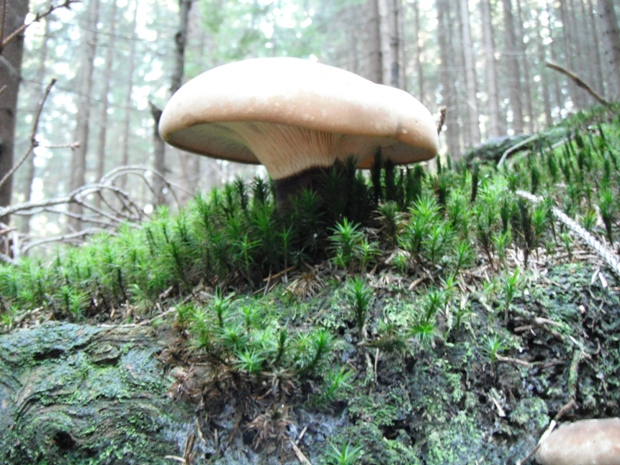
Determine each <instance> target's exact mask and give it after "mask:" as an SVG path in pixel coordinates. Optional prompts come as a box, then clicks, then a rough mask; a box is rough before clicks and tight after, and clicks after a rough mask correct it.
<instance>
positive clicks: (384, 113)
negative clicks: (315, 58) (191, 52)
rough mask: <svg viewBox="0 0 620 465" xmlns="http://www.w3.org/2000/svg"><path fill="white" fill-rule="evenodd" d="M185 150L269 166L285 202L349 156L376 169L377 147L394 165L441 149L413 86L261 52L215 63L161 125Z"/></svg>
mask: <svg viewBox="0 0 620 465" xmlns="http://www.w3.org/2000/svg"><path fill="white" fill-rule="evenodd" d="M159 132H160V134H161V137H162V138H163V139H164V140H165V141H166V142H167V143H169V144H171V145H173V146H175V147H178V148H180V149H182V150H186V151H189V152H194V153H197V154H200V155H206V156H209V157H213V158H219V159H224V160H231V161H236V162H242V163H262V164H263V165H264V166H265V168H266V170H267V172H268V173H269V175H270V176H271V178H272V179H273V181H274V184H275V190H276V201H277V203H278V206H279V207H281V208H287V207H288V205H290V199H291V197H292V196H293V195H296V194H297V193H298V192H299V191H301V189H303V188H305V187H308V186H312V185H313V184H314V183H316V181H317V179H318V178H319V176H320V175H321V173H322V172H324V171H325V170H326V169H330V168H331V167H332V166H334V165H337V164H339V163H343V162H344V161H345V159H346V158H347V157H349V156H352V157H353V158H354V161H355V163H356V165H357V166H358V167H360V168H370V167H371V166H372V163H373V160H374V154H375V153H376V152H377V150H381V154H382V157H383V159H384V160H385V159H391V160H392V161H393V162H394V163H395V164H404V163H413V162H418V161H423V160H428V159H430V158H432V157H434V156H435V155H436V153H437V151H438V137H437V131H436V128H435V123H434V121H433V118H432V116H431V114H430V113H429V111H428V110H427V109H426V108H425V107H424V106H423V105H422V104H421V103H420V102H419V101H418V100H416V99H415V98H414V97H413V96H411V95H410V94H409V93H407V92H405V91H403V90H400V89H396V88H393V87H388V86H384V85H380V84H375V83H373V82H371V81H368V80H367V79H364V78H362V77H360V76H358V75H356V74H353V73H351V72H348V71H345V70H342V69H339V68H334V67H332V66H327V65H323V64H319V63H315V62H312V61H309V60H303V59H298V58H288V57H279V58H255V59H249V60H244V61H239V62H235V63H230V64H226V65H223V66H219V67H216V68H213V69H211V70H209V71H207V72H205V73H203V74H201V75H199V76H197V77H195V78H194V79H192V80H190V81H189V82H187V83H186V84H185V85H183V86H182V87H181V88H180V89H179V90H178V91H177V92H176V93H175V94H174V95H173V96H172V98H171V99H170V101H169V102H168V104H167V105H166V107H165V108H164V111H163V113H162V115H161V119H160V123H159Z"/></svg>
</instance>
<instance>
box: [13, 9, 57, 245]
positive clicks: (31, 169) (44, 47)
mask: <svg viewBox="0 0 620 465" xmlns="http://www.w3.org/2000/svg"><path fill="white" fill-rule="evenodd" d="M51 5H52V0H47V2H46V5H45V9H46V10H47V9H48V8H49V7H50V6H51ZM41 21H43V40H42V41H41V48H40V49H39V57H38V60H39V65H38V67H37V73H36V78H35V79H36V82H37V85H38V86H39V87H38V89H37V92H36V93H35V94H34V96H33V102H34V104H35V105H39V104H40V102H41V100H42V99H43V95H44V92H45V86H46V83H45V82H43V80H44V79H45V69H46V62H47V56H48V53H49V44H48V38H49V36H50V21H51V18H49V17H45V18H43V19H42V20H41ZM35 158H36V156H35V155H34V154H33V156H32V157H30V159H29V160H28V161H27V162H26V163H25V168H26V176H25V179H24V181H23V185H22V188H21V191H22V195H23V198H24V200H25V201H26V202H31V201H32V184H33V183H34V178H35V174H36V165H35ZM30 219H31V217H30V216H23V217H21V218H20V225H19V230H20V231H21V232H22V233H23V234H30Z"/></svg>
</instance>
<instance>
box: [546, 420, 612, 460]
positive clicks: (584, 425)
mask: <svg viewBox="0 0 620 465" xmlns="http://www.w3.org/2000/svg"><path fill="white" fill-rule="evenodd" d="M536 460H537V461H538V463H540V464H541V465H595V464H596V465H620V418H605V419H595V420H582V421H577V422H575V423H570V424H568V425H565V426H562V427H560V428H558V429H557V430H555V431H553V432H552V433H551V434H550V435H549V437H548V438H547V439H546V440H543V441H542V443H541V444H540V447H539V448H538V451H537V452H536Z"/></svg>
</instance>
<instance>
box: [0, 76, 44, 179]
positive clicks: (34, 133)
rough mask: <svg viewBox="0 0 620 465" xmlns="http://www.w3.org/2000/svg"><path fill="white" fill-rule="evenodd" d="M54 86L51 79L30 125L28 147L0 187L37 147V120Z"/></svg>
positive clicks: (5, 176)
mask: <svg viewBox="0 0 620 465" xmlns="http://www.w3.org/2000/svg"><path fill="white" fill-rule="evenodd" d="M54 84H56V79H52V80H51V82H50V83H49V84H48V86H47V87H46V88H45V93H44V94H43V98H42V99H41V103H40V104H39V108H38V110H37V116H36V117H35V119H34V124H33V125H32V132H31V133H30V147H29V148H28V150H27V151H26V153H25V154H24V155H23V156H22V157H21V158H20V159H19V161H18V162H17V163H16V164H15V165H14V166H13V167H12V168H11V169H10V170H9V171H8V173H6V174H5V175H4V177H3V178H2V179H0V186H2V185H3V184H4V183H5V182H6V181H7V180H8V179H9V178H10V177H11V176H13V174H15V172H16V171H17V170H18V169H19V167H20V166H22V164H23V163H24V162H25V161H26V160H27V159H28V157H30V155H32V154H33V153H34V149H35V148H36V147H37V146H38V145H39V143H38V142H37V131H38V129H39V120H40V119H41V113H43V107H44V106H45V102H46V100H47V97H48V96H49V94H50V91H51V90H52V87H53V86H54Z"/></svg>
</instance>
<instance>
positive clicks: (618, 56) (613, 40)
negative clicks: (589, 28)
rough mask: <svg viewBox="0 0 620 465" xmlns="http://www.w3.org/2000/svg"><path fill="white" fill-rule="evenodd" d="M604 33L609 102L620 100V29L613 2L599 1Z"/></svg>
mask: <svg viewBox="0 0 620 465" xmlns="http://www.w3.org/2000/svg"><path fill="white" fill-rule="evenodd" d="M598 9H599V11H598V16H599V19H600V22H601V31H602V33H603V44H604V48H605V63H606V65H607V83H608V93H609V96H610V98H609V100H620V71H619V70H620V27H618V16H617V15H616V10H615V9H614V1H613V0H598Z"/></svg>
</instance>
